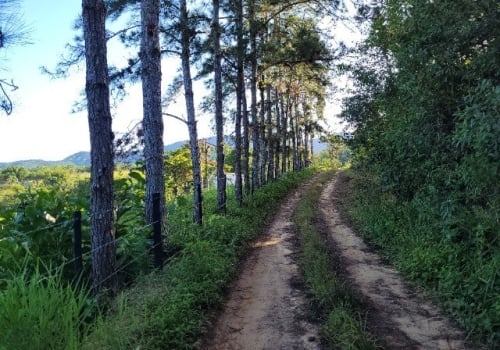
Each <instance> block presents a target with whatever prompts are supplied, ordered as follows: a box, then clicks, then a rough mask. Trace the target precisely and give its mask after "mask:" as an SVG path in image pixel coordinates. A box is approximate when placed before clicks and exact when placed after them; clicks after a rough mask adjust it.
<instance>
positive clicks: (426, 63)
mask: <svg viewBox="0 0 500 350" xmlns="http://www.w3.org/2000/svg"><path fill="white" fill-rule="evenodd" d="M499 15H500V7H499V6H498V2H497V1H493V0H485V1H466V0H454V1H451V0H446V1H432V2H422V1H404V2H401V1H396V0H394V1H392V0H391V1H387V2H386V3H385V4H384V5H383V6H382V7H381V8H380V11H379V14H378V17H377V18H375V20H374V21H373V23H372V28H371V32H370V36H369V38H368V39H367V40H366V42H365V43H364V47H363V50H362V51H361V52H362V53H363V56H361V57H362V58H361V60H359V61H358V62H356V64H354V65H353V66H352V67H350V72H351V73H352V76H353V77H354V78H355V79H356V80H355V88H354V94H353V95H352V96H351V97H349V98H348V99H346V101H345V102H346V105H345V110H344V113H343V115H344V116H345V117H346V119H347V120H349V121H350V122H351V123H353V124H354V125H356V126H357V131H356V138H355V140H354V148H355V150H356V151H357V155H356V157H357V163H356V169H357V171H358V172H360V174H358V176H360V177H361V178H362V179H363V181H366V183H363V181H362V180H361V178H360V180H358V181H356V184H357V185H358V186H361V189H362V190H364V191H366V192H365V196H366V197H367V199H366V198H365V199H363V201H366V202H365V204H363V205H362V204H361V203H362V200H361V198H356V200H357V203H358V204H357V208H356V215H357V216H358V218H359V219H360V221H361V222H362V225H363V227H365V231H366V233H367V235H368V236H369V237H370V238H371V239H373V240H374V241H375V242H377V244H378V245H380V246H381V247H384V250H385V251H386V252H387V254H389V256H391V257H392V259H393V260H394V261H395V263H396V264H398V265H399V266H400V267H401V268H402V269H403V270H404V271H406V272H407V273H408V274H409V275H410V276H412V277H413V278H415V279H417V280H419V281H421V282H422V283H423V284H424V285H426V286H427V287H428V288H429V289H431V290H434V291H435V292H436V293H437V294H438V295H440V296H441V298H442V301H443V303H444V304H445V306H446V308H447V309H448V310H449V311H450V312H451V313H453V314H454V315H455V317H456V318H457V319H458V320H459V321H460V323H461V324H462V325H463V326H464V327H465V328H466V329H467V330H468V331H470V332H472V333H473V334H474V335H475V336H476V337H478V338H479V339H481V340H482V341H484V342H485V343H486V344H487V345H491V344H495V343H498V337H499V325H500V322H499V315H500V312H498V307H497V304H498V293H496V294H495V293H494V292H493V290H495V288H497V289H498V286H497V284H498V277H497V271H498V257H499V256H500V244H499V237H500V224H499V221H498V217H499V208H500V205H499V204H500V193H499V187H498V186H499V185H498V183H499V181H498V179H499V178H498V174H499V170H500V169H499V167H500V151H499V146H498V140H499V139H500V124H499V119H498V115H499V102H498V101H499V96H500V95H499V84H500V75H499V72H500V70H499V69H498V68H499V67H500V61H499V57H500V55H499V46H498V42H497V38H498V36H499V34H500V32H499V30H500V29H499V28H500V26H499V25H498V18H499ZM361 169H364V171H361ZM361 189H360V190H361ZM356 193H358V195H360V193H361V192H356ZM360 225H361V223H360ZM478 315H480V317H479V316H478Z"/></svg>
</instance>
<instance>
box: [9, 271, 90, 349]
mask: <svg viewBox="0 0 500 350" xmlns="http://www.w3.org/2000/svg"><path fill="white" fill-rule="evenodd" d="M27 276H28V273H27V271H26V269H25V270H24V272H23V273H22V274H21V275H18V276H16V277H14V278H12V279H10V280H8V281H7V282H6V287H5V288H4V289H3V290H1V291H0V349H2V350H3V349H5V350H12V349H33V350H38V349H40V350H45V349H54V350H56V349H61V350H71V349H79V344H80V340H81V337H82V334H84V333H85V331H86V329H87V328H86V326H85V323H84V318H85V316H86V312H85V311H86V310H88V305H89V304H88V300H89V299H88V298H87V294H86V292H85V291H84V290H77V289H75V288H74V287H72V286H69V285H64V284H63V282H62V278H61V272H56V273H53V274H42V273H41V272H40V270H39V269H38V268H37V269H35V271H34V272H30V273H29V276H30V277H27Z"/></svg>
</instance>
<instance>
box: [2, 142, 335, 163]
mask: <svg viewBox="0 0 500 350" xmlns="http://www.w3.org/2000/svg"><path fill="white" fill-rule="evenodd" d="M204 140H206V141H207V142H208V143H210V144H215V143H216V141H215V137H209V138H206V139H204ZM188 142H189V141H187V140H186V141H178V142H174V143H171V144H168V145H166V146H165V147H164V149H165V152H171V151H175V150H178V149H179V148H181V147H182V146H184V145H185V144H187V143H188ZM226 142H227V143H228V144H229V145H231V146H233V143H232V139H231V138H229V137H227V138H226ZM326 147H327V145H326V144H325V143H323V142H321V141H320V140H319V139H314V144H313V150H314V153H315V154H317V153H319V152H321V151H323V150H325V149H326ZM61 165H73V166H90V152H86V151H81V152H77V153H74V154H72V155H70V156H68V157H66V158H64V159H62V160H43V159H27V160H17V161H14V162H4V163H1V162H0V169H2V168H6V167H10V166H18V167H24V168H38V167H43V166H61Z"/></svg>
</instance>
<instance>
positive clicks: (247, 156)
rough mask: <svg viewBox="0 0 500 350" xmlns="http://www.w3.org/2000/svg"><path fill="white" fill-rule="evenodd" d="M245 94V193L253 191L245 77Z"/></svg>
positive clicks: (243, 97) (243, 100)
mask: <svg viewBox="0 0 500 350" xmlns="http://www.w3.org/2000/svg"><path fill="white" fill-rule="evenodd" d="M242 91H243V94H242V95H241V98H242V99H241V109H242V110H243V111H242V112H243V114H242V117H243V120H242V126H243V164H242V172H243V182H244V184H243V186H244V188H245V193H246V194H250V193H251V180H250V135H249V133H250V126H249V121H248V103H247V95H246V93H245V91H246V89H245V80H244V79H243V89H242Z"/></svg>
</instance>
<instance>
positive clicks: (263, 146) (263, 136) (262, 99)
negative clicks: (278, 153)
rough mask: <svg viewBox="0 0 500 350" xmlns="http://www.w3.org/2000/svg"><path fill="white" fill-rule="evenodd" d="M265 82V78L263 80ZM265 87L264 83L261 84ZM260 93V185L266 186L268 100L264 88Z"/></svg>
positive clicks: (261, 88) (260, 89)
mask: <svg viewBox="0 0 500 350" xmlns="http://www.w3.org/2000/svg"><path fill="white" fill-rule="evenodd" d="M261 79H262V80H264V78H263V77H262V78H261ZM261 85H263V83H261ZM259 92H260V109H259V125H260V127H259V133H260V135H259V142H260V146H259V151H260V156H259V159H260V164H259V183H260V184H261V185H263V184H265V183H266V182H267V181H266V177H265V175H266V172H265V169H266V164H267V154H266V148H267V140H266V99H265V96H264V86H260V88H259Z"/></svg>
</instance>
